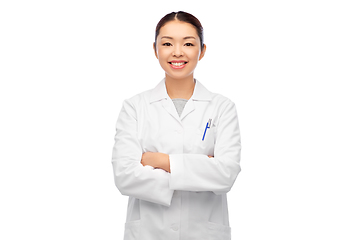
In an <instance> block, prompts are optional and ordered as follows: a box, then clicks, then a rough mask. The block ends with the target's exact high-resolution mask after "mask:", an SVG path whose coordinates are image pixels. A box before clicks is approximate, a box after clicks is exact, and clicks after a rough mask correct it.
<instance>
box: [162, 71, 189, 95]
mask: <svg viewBox="0 0 360 240" xmlns="http://www.w3.org/2000/svg"><path fill="white" fill-rule="evenodd" d="M165 85H166V91H167V93H168V95H169V97H170V98H171V99H174V98H184V99H187V100H189V99H190V98H191V96H192V95H193V92H194V88H195V81H194V77H193V75H192V74H191V75H190V76H189V77H186V78H183V79H174V78H171V77H169V76H167V75H166V78H165Z"/></svg>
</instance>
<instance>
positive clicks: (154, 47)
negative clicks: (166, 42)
mask: <svg viewBox="0 0 360 240" xmlns="http://www.w3.org/2000/svg"><path fill="white" fill-rule="evenodd" d="M153 49H154V52H155V57H156V58H157V59H159V58H158V55H157V52H156V46H155V42H154V43H153Z"/></svg>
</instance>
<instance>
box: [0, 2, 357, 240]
mask: <svg viewBox="0 0 360 240" xmlns="http://www.w3.org/2000/svg"><path fill="white" fill-rule="evenodd" d="M179 10H183V11H187V12H190V13H192V14H194V15H195V16H196V17H198V18H199V19H200V21H201V22H202V24H203V27H204V30H205V43H206V44H207V53H206V55H205V58H204V59H203V60H202V61H200V63H199V65H198V68H197V70H196V73H195V76H196V77H197V78H198V79H199V80H200V81H201V82H202V83H203V84H204V85H205V86H206V87H207V88H208V89H209V90H211V91H213V92H217V93H221V94H223V95H225V96H227V97H229V98H230V99H232V100H233V101H234V102H235V103H236V105H237V110H238V115H239V119H240V128H241V137H242V145H243V151H242V160H241V167H242V172H241V173H240V175H239V177H238V179H237V181H236V183H235V185H234V186H233V189H232V190H231V192H230V193H229V194H228V199H229V210H230V224H231V226H232V239H234V240H237V239H241V240H260V239H276V240H289V239H291V240H296V239H302V240H303V239H307V240H312V239H314V240H315V239H316V240H317V239H346V240H353V239H354V240H359V239H360V230H359V226H360V207H359V202H360V194H359V189H360V186H359V183H360V174H359V171H360V153H359V150H360V147H359V146H360V127H359V123H360V116H359V105H360V97H359V96H360V94H359V91H360V88H359V80H360V73H359V66H360V58H359V56H360V44H359V43H360V34H359V29H360V26H359V23H360V17H359V16H360V14H359V12H360V8H359V5H358V2H357V1H349V0H341V1H340V0H338V1H325V0H323V1H321V0H302V1H285V0H283V1H280V0H274V1H266V0H252V1H225V0H224V1H217V2H212V1H201V3H200V1H198V2H197V1H163V0H162V1H106V0H103V1H89V0H86V1H85V0H83V1H80V0H71V1H70V0H62V1H45V0H43V1H40V0H34V1H16V0H14V1H10V0H8V1H6V0H5V1H1V3H0V35H1V37H0V42H1V44H0V80H1V85H0V106H1V109H0V111H1V113H0V114H1V118H0V144H1V145H0V148H1V150H0V159H1V161H0V185H1V188H0V189H1V198H0V201H1V205H0V220H1V225H0V226H1V230H0V239H6V240H13V239H38V240H42V239H46V240H48V239H51V240H56V239H61V240H63V239H77V240H78V239H88V240H90V239H107V240H111V239H114V240H115V239H122V237H123V230H124V221H125V215H126V207H127V197H125V196H122V195H121V194H120V192H119V191H118V190H117V189H116V187H115V184H114V181H113V175H112V174H113V173H112V166H111V153H112V147H113V143H114V135H115V122H116V119H117V116H118V114H119V111H120V109H121V105H122V102H123V100H124V99H125V98H128V97H131V96H133V95H135V94H137V93H140V92H142V91H145V90H148V89H150V88H153V87H155V85H156V84H157V83H158V82H159V81H160V80H161V79H162V78H163V76H164V73H163V71H162V69H161V67H160V65H159V64H158V62H157V60H156V58H155V56H154V53H153V49H152V42H153V41H154V34H155V33H154V32H155V26H156V24H157V22H158V21H159V20H160V18H161V17H163V16H164V15H165V14H167V13H169V12H171V11H179ZM144 240H146V239H144Z"/></svg>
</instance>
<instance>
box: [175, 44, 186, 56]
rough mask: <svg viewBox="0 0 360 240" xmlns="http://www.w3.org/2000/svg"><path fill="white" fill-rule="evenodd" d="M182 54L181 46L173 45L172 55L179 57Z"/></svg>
mask: <svg viewBox="0 0 360 240" xmlns="http://www.w3.org/2000/svg"><path fill="white" fill-rule="evenodd" d="M183 55H184V53H183V51H182V48H181V46H179V45H177V46H175V47H174V52H173V56H174V57H181V56H183Z"/></svg>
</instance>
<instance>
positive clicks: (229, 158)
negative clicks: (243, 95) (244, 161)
mask: <svg viewBox="0 0 360 240" xmlns="http://www.w3.org/2000/svg"><path fill="white" fill-rule="evenodd" d="M240 151H241V142H240V129H239V122H238V117H237V112H236V107H235V104H234V103H233V102H231V101H230V100H229V103H228V104H227V105H226V107H225V109H224V111H223V112H222V114H221V116H220V117H219V120H218V125H217V136H216V142H215V146H214V158H209V157H208V156H207V155H203V154H170V155H169V159H170V170H171V178H170V189H174V190H185V191H213V192H214V193H215V194H222V193H226V192H228V191H230V189H231V187H232V186H233V184H234V182H235V180H236V178H237V175H238V174H239V172H240V170H241V169H240Z"/></svg>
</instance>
